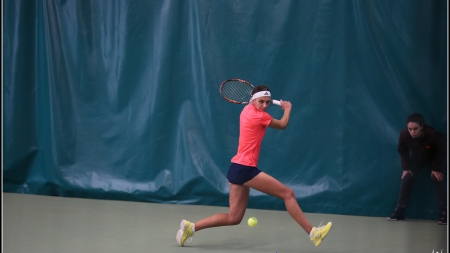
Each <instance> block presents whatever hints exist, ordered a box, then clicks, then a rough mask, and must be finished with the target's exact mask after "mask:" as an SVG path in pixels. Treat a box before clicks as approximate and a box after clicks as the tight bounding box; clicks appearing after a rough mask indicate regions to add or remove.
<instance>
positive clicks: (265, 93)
mask: <svg viewBox="0 0 450 253" xmlns="http://www.w3.org/2000/svg"><path fill="white" fill-rule="evenodd" d="M267 96H269V97H270V91H268V90H263V91H259V92H256V93H255V94H253V96H252V98H250V102H251V101H253V100H255V99H257V98H260V97H267Z"/></svg>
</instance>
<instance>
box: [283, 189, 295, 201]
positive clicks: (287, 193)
mask: <svg viewBox="0 0 450 253" xmlns="http://www.w3.org/2000/svg"><path fill="white" fill-rule="evenodd" d="M291 198H294V199H295V192H294V190H292V189H291V188H289V187H286V190H285V191H284V194H283V199H285V200H286V199H291Z"/></svg>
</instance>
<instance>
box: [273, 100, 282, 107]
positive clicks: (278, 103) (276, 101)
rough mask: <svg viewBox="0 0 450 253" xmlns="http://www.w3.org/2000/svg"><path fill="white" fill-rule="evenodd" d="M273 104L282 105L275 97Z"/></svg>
mask: <svg viewBox="0 0 450 253" xmlns="http://www.w3.org/2000/svg"><path fill="white" fill-rule="evenodd" d="M272 104H274V105H279V106H281V103H280V101H278V100H275V99H273V100H272Z"/></svg>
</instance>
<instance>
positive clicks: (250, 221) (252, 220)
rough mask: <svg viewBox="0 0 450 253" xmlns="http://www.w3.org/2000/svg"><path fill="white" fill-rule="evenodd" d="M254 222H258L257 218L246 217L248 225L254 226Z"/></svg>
mask: <svg viewBox="0 0 450 253" xmlns="http://www.w3.org/2000/svg"><path fill="white" fill-rule="evenodd" d="M256 224H258V220H257V219H256V218H255V217H251V218H250V219H248V225H249V226H250V227H254V226H256Z"/></svg>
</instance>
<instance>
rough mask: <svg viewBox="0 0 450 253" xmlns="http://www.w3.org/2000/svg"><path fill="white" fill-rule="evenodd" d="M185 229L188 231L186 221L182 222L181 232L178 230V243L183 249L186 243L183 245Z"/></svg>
mask: <svg viewBox="0 0 450 253" xmlns="http://www.w3.org/2000/svg"><path fill="white" fill-rule="evenodd" d="M185 229H186V220H182V221H181V223H180V230H178V232H177V237H176V240H177V243H178V245H180V246H181V247H184V243H183V244H181V238H182V237H183V233H184V230H185Z"/></svg>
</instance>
